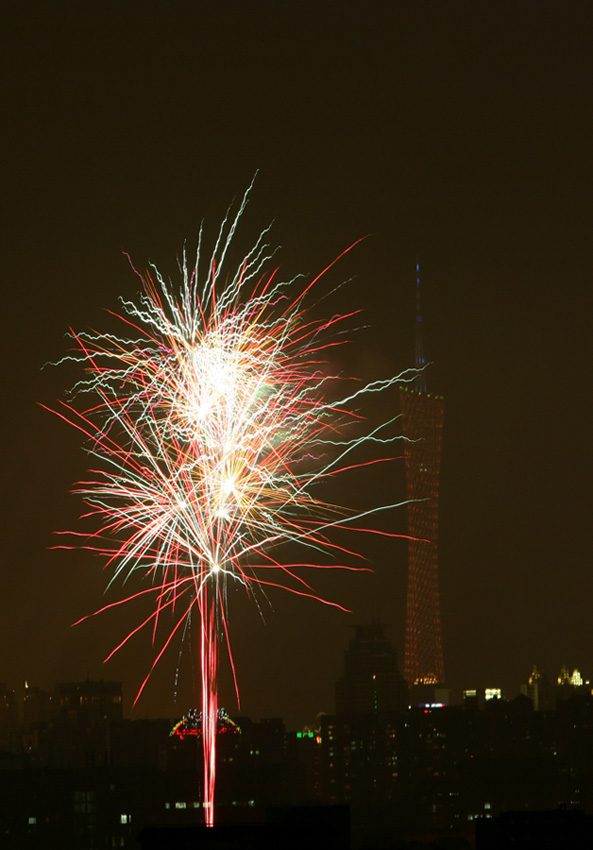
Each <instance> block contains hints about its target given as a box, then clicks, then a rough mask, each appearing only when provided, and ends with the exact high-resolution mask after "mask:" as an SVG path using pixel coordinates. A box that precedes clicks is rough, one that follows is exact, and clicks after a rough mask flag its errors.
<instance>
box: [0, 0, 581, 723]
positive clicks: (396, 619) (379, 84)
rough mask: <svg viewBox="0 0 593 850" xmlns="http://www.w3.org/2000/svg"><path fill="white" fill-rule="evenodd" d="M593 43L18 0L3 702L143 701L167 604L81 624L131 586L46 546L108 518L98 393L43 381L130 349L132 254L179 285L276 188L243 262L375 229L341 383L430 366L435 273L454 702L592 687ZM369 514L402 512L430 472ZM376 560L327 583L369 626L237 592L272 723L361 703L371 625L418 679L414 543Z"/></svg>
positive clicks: (9, 185)
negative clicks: (99, 453)
mask: <svg viewBox="0 0 593 850" xmlns="http://www.w3.org/2000/svg"><path fill="white" fill-rule="evenodd" d="M592 23H593V16H592V13H591V11H590V5H589V4H588V3H571V2H568V3H541V2H537V3H535V2H534V3H529V2H526V3H516V2H514V3H509V4H506V3H503V2H500V3H484V2H474V3H445V4H440V3H424V2H414V3H412V2H410V3H399V2H376V3H373V2H369V3H357V4H354V3H332V2H324V3H308V2H304V3H303V2H302V3H294V2H283V3H276V4H273V3H254V2H244V3H239V2H236V3H231V2H216V3H215V2H201V3H195V4H190V3H152V2H142V3H140V2H127V3H124V2H122V3H115V2H112V3H96V4H92V3H86V2H85V3H76V4H75V3H71V4H68V3H66V4H40V3H26V2H14V3H10V2H8V3H5V4H4V12H3V27H2V29H3V34H2V39H3V41H4V43H3V45H2V49H1V52H0V55H1V57H2V59H1V61H2V63H3V66H4V67H3V74H2V77H3V80H4V97H3V100H2V112H3V115H2V118H3V122H2V123H3V131H2V134H1V141H0V144H1V146H2V151H1V162H2V169H3V181H2V182H3V190H2V213H3V220H2V231H1V232H2V239H3V247H2V263H1V274H2V296H3V298H2V316H3V323H2V346H3V350H2V363H3V373H2V383H3V393H2V395H3V416H2V419H1V426H2V443H1V445H2V452H3V462H2V472H3V475H2V481H3V492H2V520H3V533H2V555H1V558H2V560H1V571H2V572H1V585H0V586H1V593H0V680H3V681H6V682H7V683H8V684H9V685H10V686H12V687H13V688H15V689H17V690H19V689H21V688H22V684H23V681H24V680H25V679H26V680H28V681H29V683H31V684H39V685H42V686H47V687H49V686H51V685H53V684H54V683H56V682H58V681H65V680H72V679H82V678H85V677H86V676H87V675H89V676H91V677H95V678H105V679H118V680H119V679H121V680H122V681H123V682H124V693H125V697H126V704H127V707H128V709H129V708H130V707H131V701H132V698H133V696H134V693H135V690H136V689H137V688H138V686H139V684H140V682H141V680H142V679H143V677H144V675H145V673H146V671H147V670H148V668H149V666H150V663H151V658H152V650H151V647H150V641H149V639H148V636H146V637H145V638H144V639H138V640H137V641H135V642H134V643H133V645H132V646H130V647H129V649H126V650H125V651H123V652H122V653H121V654H120V655H119V656H118V657H117V658H116V659H114V660H113V661H111V662H109V663H108V664H107V665H105V666H102V659H103V658H104V657H105V655H107V653H108V652H109V650H110V649H111V648H112V647H113V646H114V645H115V643H116V642H117V641H118V640H119V639H120V638H121V636H122V635H123V634H124V633H125V630H126V629H130V628H131V627H132V626H134V625H136V623H137V622H138V617H139V616H140V612H139V611H138V610H136V609H134V610H133V609H126V610H120V611H118V612H116V613H114V614H111V615H108V616H104V617H99V618H95V619H92V620H90V621H87V622H85V623H83V624H82V625H80V626H77V627H75V628H72V627H71V623H72V622H74V621H75V620H77V619H78V618H79V617H81V616H82V615H84V614H87V613H91V612H92V611H94V610H96V609H97V608H98V607H100V605H101V604H102V601H103V593H104V586H105V577H104V575H103V574H102V572H101V566H100V564H99V563H98V562H97V561H95V560H94V559H92V558H90V557H89V556H87V555H86V554H85V553H73V552H64V551H51V550H49V549H48V547H49V546H50V545H51V544H52V532H53V531H56V530H60V529H65V528H76V527H78V526H77V512H78V511H79V508H80V506H79V504H78V503H77V500H76V498H75V497H73V496H71V495H68V491H69V488H70V487H71V486H72V484H73V483H74V482H75V481H76V480H77V479H78V478H79V477H81V476H82V475H83V474H84V468H85V456H84V454H83V452H82V451H81V447H80V440H79V437H78V434H77V433H76V432H75V431H74V430H73V429H68V428H67V427H66V426H65V425H64V424H63V423H62V422H60V421H59V420H58V419H57V418H54V417H52V416H51V415H50V414H48V413H47V412H45V411H44V410H42V409H41V408H40V407H38V406H37V402H43V403H45V404H50V405H52V404H56V403H57V400H58V399H60V398H62V397H63V395H64V390H65V389H66V388H67V386H68V385H69V384H70V383H71V382H72V377H73V376H72V374H71V373H70V372H69V371H68V370H61V369H45V370H42V368H41V367H42V366H43V364H44V363H45V362H46V361H48V360H56V359H58V358H59V357H60V356H61V355H62V354H63V353H64V352H65V350H66V347H67V341H66V339H65V333H66V331H67V329H68V327H69V326H72V327H74V328H76V329H84V328H89V327H95V328H103V327H106V326H107V323H108V322H109V317H108V316H107V314H106V313H105V312H104V309H105V308H107V309H117V299H118V297H119V296H120V295H124V296H126V297H133V296H134V295H135V293H136V292H137V289H138V284H137V279H136V278H135V276H134V274H133V273H132V271H131V270H130V268H129V266H128V264H127V260H126V258H125V257H124V255H123V251H127V252H129V253H130V254H131V256H132V258H133V260H134V262H135V263H136V265H137V266H140V267H143V266H144V265H145V263H146V262H147V261H148V260H153V261H154V262H156V263H157V265H158V266H159V267H160V268H161V269H162V270H163V271H165V272H166V273H171V274H174V272H175V263H176V256H177V254H178V252H179V251H180V249H181V247H182V245H183V242H184V240H185V239H187V240H188V241H189V242H191V241H192V240H194V239H195V237H196V235H197V232H198V228H199V225H200V222H201V221H202V219H203V220H204V221H205V224H206V228H207V231H208V232H209V233H210V234H212V235H213V234H215V233H216V232H217V230H218V226H219V224H220V221H221V218H222V216H223V214H224V211H225V209H226V207H227V205H228V203H229V202H230V201H231V200H232V199H233V197H235V196H237V195H241V194H242V192H243V191H244V189H245V188H246V187H247V185H248V184H249V182H250V181H251V179H252V177H253V175H254V174H255V172H256V171H257V170H259V174H258V177H257V179H256V183H255V187H254V190H253V192H252V195H251V201H250V204H249V209H248V213H247V214H246V215H245V217H244V219H243V223H242V227H241V231H240V234H239V246H240V247H241V248H248V247H250V245H251V243H252V242H253V241H254V239H255V238H256V236H257V234H258V233H259V231H260V230H261V229H262V228H263V227H264V226H265V225H267V224H268V223H269V222H270V221H271V220H274V221H275V223H274V227H273V232H272V241H273V242H274V243H275V244H280V245H281V246H282V250H281V252H280V254H279V255H278V257H279V261H280V265H281V268H282V270H283V272H284V273H285V274H286V275H289V274H292V273H293V272H295V271H302V272H304V273H306V274H308V275H313V274H315V273H316V272H318V271H319V270H320V269H321V268H323V267H324V266H325V265H327V263H328V262H329V261H330V260H332V259H333V258H334V257H335V256H337V254H338V253H340V251H342V250H343V249H344V248H345V247H346V246H348V245H349V244H350V243H351V242H353V241H354V240H356V239H358V238H359V237H361V236H365V235H367V234H369V238H368V239H366V240H365V241H364V242H363V243H362V244H361V245H360V246H358V247H357V248H356V249H355V250H354V251H352V252H351V253H350V254H349V255H348V256H347V257H346V258H344V259H343V260H342V261H341V262H340V264H339V267H337V268H336V269H334V270H333V271H332V272H331V274H330V275H329V277H328V280H327V281H326V282H324V284H323V286H325V287H327V288H331V287H332V286H334V285H335V284H336V283H338V282H340V281H341V280H344V279H347V278H352V281H351V283H350V284H349V285H348V287H347V288H346V289H345V290H344V291H343V293H342V294H341V295H340V299H341V303H340V304H339V306H340V308H342V309H346V308H348V309H351V308H353V307H355V308H363V309H364V311H365V312H364V323H365V324H368V325H370V326H371V327H370V329H367V330H362V331H360V332H358V333H354V334H353V336H352V339H353V342H352V345H351V346H350V348H349V350H348V351H347V352H344V353H343V354H341V355H340V357H343V358H344V363H340V364H339V367H340V368H342V367H344V368H348V369H349V370H350V371H352V372H356V373H357V374H359V375H361V376H362V377H365V378H373V377H386V376H388V375H391V374H394V373H396V372H399V371H400V370H401V369H403V368H405V367H406V366H409V365H411V364H412V363H413V355H414V339H413V325H414V280H415V272H414V264H415V258H416V255H418V256H419V257H420V262H421V267H422V286H423V304H424V315H425V345H426V352H427V356H428V358H429V359H430V360H432V361H434V366H433V367H431V370H430V373H429V383H430V386H431V387H432V389H434V390H435V391H438V392H441V393H442V394H443V395H444V396H445V399H446V418H445V436H444V447H443V469H442V479H441V496H442V501H441V532H440V535H441V542H440V571H441V572H440V577H441V592H442V619H443V634H444V648H445V668H446V673H447V679H448V682H449V683H450V684H451V686H453V687H454V688H457V689H461V688H464V687H476V686H500V687H502V688H503V689H504V691H505V695H508V696H513V695H514V694H515V693H517V691H518V689H519V686H520V683H521V682H522V681H525V680H526V677H527V676H528V675H529V672H530V670H531V667H532V665H533V664H534V663H538V664H539V665H540V666H541V667H542V668H543V669H544V670H546V671H548V673H549V674H550V676H554V677H555V676H556V675H557V674H558V672H559V668H560V666H561V664H563V663H566V664H567V665H569V666H570V667H571V668H572V667H574V666H577V667H579V668H580V669H581V670H582V672H583V674H584V675H585V676H587V677H592V678H593V634H592V628H591V599H592V598H593V573H592V570H591V566H592V564H591V506H592V501H591V480H592V472H593V470H592V468H591V423H590V415H591V380H590V365H591V356H590V340H591V321H590V310H591V302H592V298H591V284H592V280H593V276H592V271H593V253H592V225H593V214H592V189H593V157H592V141H593V132H592V128H593V116H592V114H591V112H592V106H591V104H592V100H591V86H592V83H593V73H592V72H593V60H592V51H591V43H592V41H591V38H592V35H593V27H592ZM334 306H335V303H334ZM396 403H397V399H396V397H395V394H392V395H391V396H389V397H387V396H386V397H385V398H384V399H383V401H382V409H381V410H380V411H378V410H377V409H373V410H372V411H371V413H372V415H382V416H387V415H391V414H392V412H393V411H394V410H395V408H396ZM342 498H343V499H344V501H346V502H351V503H355V502H356V500H357V499H358V500H361V499H362V500H364V499H367V498H368V499H371V498H372V499H376V500H377V501H378V502H392V501H395V500H397V499H400V498H403V490H402V483H401V468H400V467H399V465H398V464H393V465H391V466H385V467H383V468H382V470H381V472H377V473H376V474H375V475H373V476H370V477H367V479H366V484H365V487H364V488H363V489H362V490H361V489H360V487H359V486H358V485H357V486H356V487H352V488H351V492H348V487H345V488H344V492H343V493H342ZM402 522H403V517H402V515H400V516H399V517H398V516H397V515H392V516H391V517H390V518H389V519H388V520H383V523H384V525H383V527H389V528H394V529H397V528H399V527H401V523H402ZM357 545H358V547H359V548H360V550H361V551H362V552H363V553H364V554H365V555H366V556H367V557H368V558H370V559H371V560H372V562H373V563H374V568H375V572H374V574H372V575H371V574H368V573H363V574H358V575H352V574H336V573H333V574H332V576H331V580H330V581H327V580H326V577H325V576H323V577H320V585H319V586H320V587H321V589H322V590H323V591H324V592H326V593H328V594H329V595H330V596H331V598H333V599H335V600H337V601H340V602H343V603H344V604H345V605H346V606H348V607H350V608H352V613H351V614H343V613H340V612H338V611H334V610H332V609H328V608H325V607H323V606H320V605H316V604H314V603H312V602H307V601H305V600H301V599H297V598H292V597H287V596H284V595H282V594H277V595H274V596H273V597H271V602H272V603H273V604H272V606H271V607H269V608H268V609H267V610H266V613H265V620H266V622H265V623H263V622H262V621H261V618H260V617H259V615H258V614H257V612H256V611H255V609H253V608H251V607H250V606H249V604H248V602H247V601H246V600H243V599H240V598H238V597H237V598H234V599H233V600H232V605H233V610H232V612H231V617H232V626H231V629H232V637H233V640H234V645H235V651H236V660H237V667H238V675H239V682H240V688H241V693H242V697H243V706H242V708H243V711H244V712H245V713H247V714H251V715H252V716H253V717H261V716H278V715H280V716H283V717H285V718H286V720H287V721H288V723H289V726H291V727H294V728H296V727H297V726H298V725H300V724H302V723H304V722H307V721H309V720H311V719H312V718H313V717H314V716H315V713H316V712H317V711H319V710H321V709H323V710H326V711H332V710H333V687H334V682H335V680H336V678H337V677H338V676H339V674H340V672H341V669H342V663H343V661H342V659H343V656H342V653H343V649H344V648H345V646H346V643H347V641H348V639H349V636H350V634H351V629H350V626H351V625H352V624H353V623H357V622H365V621H369V620H370V618H371V616H380V617H381V619H382V620H383V621H384V622H386V623H388V624H389V627H390V628H389V634H390V636H391V637H392V639H393V641H394V643H395V644H396V645H397V647H398V651H399V652H400V658H402V656H403V628H404V612H405V569H406V550H405V546H404V545H403V544H402V543H398V542H393V541H386V540H383V541H377V540H372V539H369V540H362V539H359V540H358V543H357ZM321 579H323V581H322V580H321ZM177 668H178V671H179V675H178V676H177V674H176V669H177ZM193 668H194V665H193V663H192V653H191V652H190V651H189V650H188V649H187V648H186V649H185V650H184V651H183V652H182V655H181V660H180V662H179V664H178V650H174V651H173V652H172V653H171V655H170V657H169V659H168V660H167V661H166V662H164V663H163V664H162V666H161V667H160V669H159V670H158V671H157V673H156V674H155V675H154V677H153V680H152V682H151V683H150V685H149V687H148V689H147V691H146V694H145V696H144V697H142V699H141V701H140V703H139V704H138V705H137V707H136V709H135V710H134V711H135V713H134V716H137V717H142V716H178V715H180V714H181V713H184V712H185V710H186V709H187V707H188V706H189V705H191V704H192V703H195V702H196V700H195V697H194V696H193V695H192V689H193V688H194V686H195V670H194V669H193ZM222 689H223V702H225V704H226V705H227V706H228V707H229V708H230V709H231V710H232V709H233V708H234V706H233V704H232V700H231V698H230V696H229V689H228V685H227V682H226V677H223V684H222Z"/></svg>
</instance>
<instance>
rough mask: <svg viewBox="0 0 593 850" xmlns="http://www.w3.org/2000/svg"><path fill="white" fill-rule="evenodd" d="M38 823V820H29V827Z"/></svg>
mask: <svg viewBox="0 0 593 850" xmlns="http://www.w3.org/2000/svg"><path fill="white" fill-rule="evenodd" d="M36 823H37V818H29V826H33V825H34V824H36Z"/></svg>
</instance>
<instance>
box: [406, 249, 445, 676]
mask: <svg viewBox="0 0 593 850" xmlns="http://www.w3.org/2000/svg"><path fill="white" fill-rule="evenodd" d="M415 335H416V358H415V361H416V368H417V369H418V370H420V371H419V372H418V374H417V377H416V379H415V380H414V381H413V383H411V384H408V385H406V386H405V387H403V386H402V388H401V389H400V400H401V414H402V423H403V424H402V430H403V433H404V434H405V436H406V437H407V438H408V439H409V441H408V440H406V442H405V468H406V498H407V500H408V504H407V520H408V534H409V535H410V536H411V537H412V538H413V539H411V540H409V541H408V590H407V601H406V644H405V659H404V677H405V679H406V681H407V683H408V684H409V685H412V686H413V685H437V684H442V683H443V681H444V678H445V673H444V665H443V643H442V637H441V608H440V596H439V576H438V557H437V548H438V531H439V475H440V465H441V443H442V434H443V415H444V399H443V398H442V396H438V395H435V394H434V393H429V392H428V391H427V386H426V373H425V371H424V369H425V366H426V361H425V359H424V339H423V333H422V314H421V311H420V266H419V264H418V261H416V334H415Z"/></svg>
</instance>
